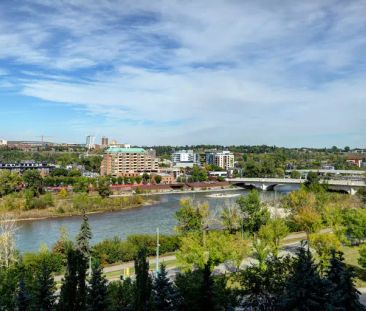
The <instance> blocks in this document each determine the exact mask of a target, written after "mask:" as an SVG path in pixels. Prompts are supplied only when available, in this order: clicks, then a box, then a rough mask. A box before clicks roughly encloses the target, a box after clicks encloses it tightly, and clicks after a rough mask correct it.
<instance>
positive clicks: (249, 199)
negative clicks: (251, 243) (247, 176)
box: [237, 190, 270, 233]
mask: <svg viewBox="0 0 366 311" xmlns="http://www.w3.org/2000/svg"><path fill="white" fill-rule="evenodd" d="M237 203H238V205H239V206H240V209H241V212H242V217H243V218H242V226H243V229H244V231H247V232H249V233H255V232H258V230H259V228H260V227H261V226H262V225H264V224H266V223H267V221H268V220H269V216H270V215H269V212H268V210H267V208H266V207H265V206H264V205H263V204H262V202H261V199H260V196H259V192H258V191H257V190H252V191H250V192H249V194H248V195H247V196H241V197H240V198H239V199H238V200H237Z"/></svg>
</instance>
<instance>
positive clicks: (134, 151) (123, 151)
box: [106, 147, 145, 153]
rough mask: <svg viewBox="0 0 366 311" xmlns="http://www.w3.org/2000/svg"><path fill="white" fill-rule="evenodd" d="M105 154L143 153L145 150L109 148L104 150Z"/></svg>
mask: <svg viewBox="0 0 366 311" xmlns="http://www.w3.org/2000/svg"><path fill="white" fill-rule="evenodd" d="M106 152H107V153H144V152H145V149H143V148H119V147H110V148H108V149H107V150H106Z"/></svg>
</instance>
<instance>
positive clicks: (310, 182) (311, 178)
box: [305, 172, 319, 187]
mask: <svg viewBox="0 0 366 311" xmlns="http://www.w3.org/2000/svg"><path fill="white" fill-rule="evenodd" d="M318 184H319V175H318V173H317V172H309V173H308V175H307V177H306V183H305V185H306V186H307V187H311V186H314V185H318Z"/></svg>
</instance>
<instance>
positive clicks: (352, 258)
mask: <svg viewBox="0 0 366 311" xmlns="http://www.w3.org/2000/svg"><path fill="white" fill-rule="evenodd" d="M359 249H360V247H359V246H342V247H341V251H342V252H343V253H344V258H345V262H346V264H347V265H349V266H350V267H352V268H353V269H354V270H355V272H356V279H355V283H356V286H357V287H366V269H364V268H362V267H361V266H360V265H359V264H358V258H359V257H360V255H359Z"/></svg>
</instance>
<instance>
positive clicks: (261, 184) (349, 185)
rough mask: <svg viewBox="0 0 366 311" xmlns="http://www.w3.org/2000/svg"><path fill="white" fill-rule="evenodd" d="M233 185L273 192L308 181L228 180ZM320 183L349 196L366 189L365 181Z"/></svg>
mask: <svg viewBox="0 0 366 311" xmlns="http://www.w3.org/2000/svg"><path fill="white" fill-rule="evenodd" d="M226 181H228V182H229V183H230V184H232V185H237V186H243V187H253V188H256V189H260V190H263V191H265V190H273V188H274V187H275V186H278V185H301V184H303V183H305V182H306V179H294V178H246V177H241V178H227V179H226ZM320 183H323V184H326V185H327V186H328V188H329V189H331V190H336V191H344V192H347V193H349V194H352V195H353V194H355V193H356V192H357V191H358V190H359V189H361V188H366V183H365V181H353V180H335V179H329V180H320Z"/></svg>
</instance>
